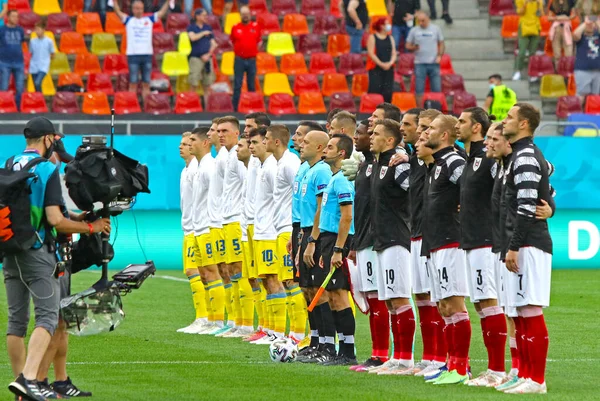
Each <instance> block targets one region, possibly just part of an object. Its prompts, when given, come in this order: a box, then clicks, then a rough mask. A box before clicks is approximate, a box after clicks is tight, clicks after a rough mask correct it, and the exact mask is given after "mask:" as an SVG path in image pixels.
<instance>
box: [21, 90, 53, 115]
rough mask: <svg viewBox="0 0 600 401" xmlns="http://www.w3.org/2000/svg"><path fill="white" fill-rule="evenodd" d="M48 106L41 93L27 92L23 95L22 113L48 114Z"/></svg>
mask: <svg viewBox="0 0 600 401" xmlns="http://www.w3.org/2000/svg"><path fill="white" fill-rule="evenodd" d="M47 112H48V106H47V105H46V100H45V99H44V94H43V93H41V92H25V93H23V94H22V95H21V113H26V114H37V113H47Z"/></svg>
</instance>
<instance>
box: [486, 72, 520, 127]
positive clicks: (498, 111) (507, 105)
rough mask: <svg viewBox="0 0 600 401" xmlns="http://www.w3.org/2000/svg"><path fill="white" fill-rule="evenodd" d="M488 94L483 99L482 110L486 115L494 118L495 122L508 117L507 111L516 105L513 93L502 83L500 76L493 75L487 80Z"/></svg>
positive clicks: (515, 97)
mask: <svg viewBox="0 0 600 401" xmlns="http://www.w3.org/2000/svg"><path fill="white" fill-rule="evenodd" d="M488 80H489V82H490V92H489V93H488V95H487V98H486V99H485V105H484V106H483V108H484V109H485V110H487V111H488V114H493V115H495V116H496V120H498V121H502V120H504V119H505V118H506V116H507V115H508V111H509V110H510V109H511V108H512V107H513V106H514V105H515V104H516V103H517V94H516V93H515V91H513V90H512V89H510V88H509V87H507V86H506V85H504V84H503V83H502V75H500V74H493V75H490V77H489V78H488Z"/></svg>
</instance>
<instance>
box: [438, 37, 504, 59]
mask: <svg viewBox="0 0 600 401" xmlns="http://www.w3.org/2000/svg"><path fill="white" fill-rule="evenodd" d="M446 53H448V54H450V55H452V60H472V61H474V62H477V63H479V62H481V61H486V60H506V55H505V54H504V50H503V47H502V41H501V40H500V38H493V39H454V40H448V41H446Z"/></svg>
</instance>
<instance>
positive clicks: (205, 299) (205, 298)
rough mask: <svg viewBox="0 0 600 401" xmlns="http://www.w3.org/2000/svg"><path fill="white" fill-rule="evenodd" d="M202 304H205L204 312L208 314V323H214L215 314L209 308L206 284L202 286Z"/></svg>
mask: <svg viewBox="0 0 600 401" xmlns="http://www.w3.org/2000/svg"><path fill="white" fill-rule="evenodd" d="M204 302H206V311H207V314H208V321H209V322H214V321H215V314H214V312H213V309H212V307H211V306H210V291H209V290H208V284H204Z"/></svg>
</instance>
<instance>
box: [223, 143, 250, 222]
mask: <svg viewBox="0 0 600 401" xmlns="http://www.w3.org/2000/svg"><path fill="white" fill-rule="evenodd" d="M245 179H246V166H244V163H242V162H241V161H239V160H238V157H237V145H236V146H234V147H232V148H231V149H230V150H229V155H228V156H227V165H226V168H225V178H224V179H223V199H222V201H221V207H222V209H221V224H229V223H233V222H241V220H242V211H243V209H244V201H243V199H242V196H243V194H242V192H243V190H244V180H245Z"/></svg>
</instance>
